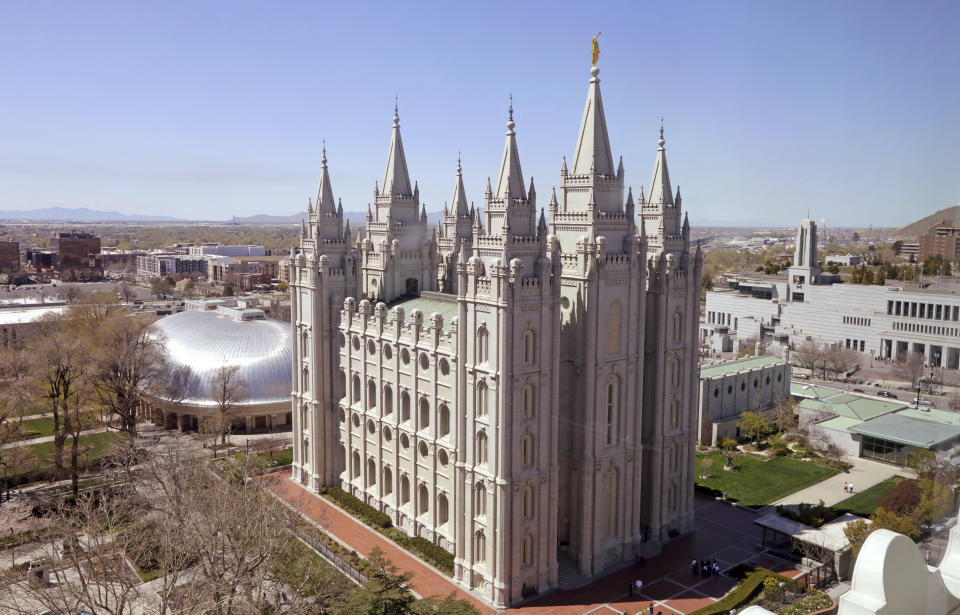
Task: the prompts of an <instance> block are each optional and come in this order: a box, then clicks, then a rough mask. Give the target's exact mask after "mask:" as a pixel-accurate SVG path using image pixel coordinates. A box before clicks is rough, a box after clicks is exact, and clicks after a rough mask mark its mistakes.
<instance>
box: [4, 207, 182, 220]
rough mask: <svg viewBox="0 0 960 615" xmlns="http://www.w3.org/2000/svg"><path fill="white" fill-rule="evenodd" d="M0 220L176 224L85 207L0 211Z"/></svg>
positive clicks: (161, 218) (154, 217) (159, 217)
mask: <svg viewBox="0 0 960 615" xmlns="http://www.w3.org/2000/svg"><path fill="white" fill-rule="evenodd" d="M0 220H36V221H41V222H59V221H64V222H109V221H117V222H177V221H182V220H181V219H180V218H174V217H173V216H145V215H141V214H122V213H120V212H118V211H98V210H96V209H88V208H86V207H76V208H74V207H45V208H43V209H0Z"/></svg>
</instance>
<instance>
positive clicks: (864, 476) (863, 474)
mask: <svg viewBox="0 0 960 615" xmlns="http://www.w3.org/2000/svg"><path fill="white" fill-rule="evenodd" d="M843 460H844V461H846V462H847V463H849V464H852V465H853V467H852V468H850V471H849V472H841V473H839V474H837V475H835V476H831V477H830V478H828V479H826V480H824V481H821V482H819V483H817V484H816V485H811V486H810V487H807V488H806V489H801V490H800V491H797V492H796V493H792V494H790V495H788V496H787V497H785V498H781V499H779V500H777V501H776V502H774V503H773V504H771V505H770V506H773V507H776V506H780V505H783V506H789V505H797V504H817V503H819V502H820V500H823V503H824V504H825V505H827V506H833V505H834V504H836V503H837V502H842V501H843V500H845V499H847V498H849V497H851V495H856V494H857V493H860V492H861V491H863V490H865V489H869V488H870V487H873V486H874V485H876V484H877V483H880V482H883V481H885V480H887V479H888V478H890V477H891V476H897V475H899V476H905V477H913V476H914V472H913V470H911V469H910V468H902V467H900V466H894V465H890V464H886V463H880V462H878V461H871V460H869V459H860V458H859V457H844V458H843ZM851 481H852V482H853V487H854V490H855V491H854V492H853V494H850V493H847V492H846V491H844V490H843V484H844V483H848V482H851Z"/></svg>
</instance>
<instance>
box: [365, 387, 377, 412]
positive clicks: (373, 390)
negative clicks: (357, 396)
mask: <svg viewBox="0 0 960 615" xmlns="http://www.w3.org/2000/svg"><path fill="white" fill-rule="evenodd" d="M376 405H377V383H376V382H375V381H373V380H368V381H367V410H371V409H373V408H374V407H375V406H376Z"/></svg>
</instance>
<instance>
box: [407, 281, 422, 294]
mask: <svg viewBox="0 0 960 615" xmlns="http://www.w3.org/2000/svg"><path fill="white" fill-rule="evenodd" d="M406 294H407V295H409V296H411V297H416V296H418V295H419V294H420V286H419V283H418V282H417V278H407V292H406Z"/></svg>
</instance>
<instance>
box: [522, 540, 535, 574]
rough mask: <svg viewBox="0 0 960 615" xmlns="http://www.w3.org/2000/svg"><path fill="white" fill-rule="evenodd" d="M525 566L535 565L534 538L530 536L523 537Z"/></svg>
mask: <svg viewBox="0 0 960 615" xmlns="http://www.w3.org/2000/svg"><path fill="white" fill-rule="evenodd" d="M523 565H524V566H532V565H533V536H531V535H530V534H524V536H523Z"/></svg>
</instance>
